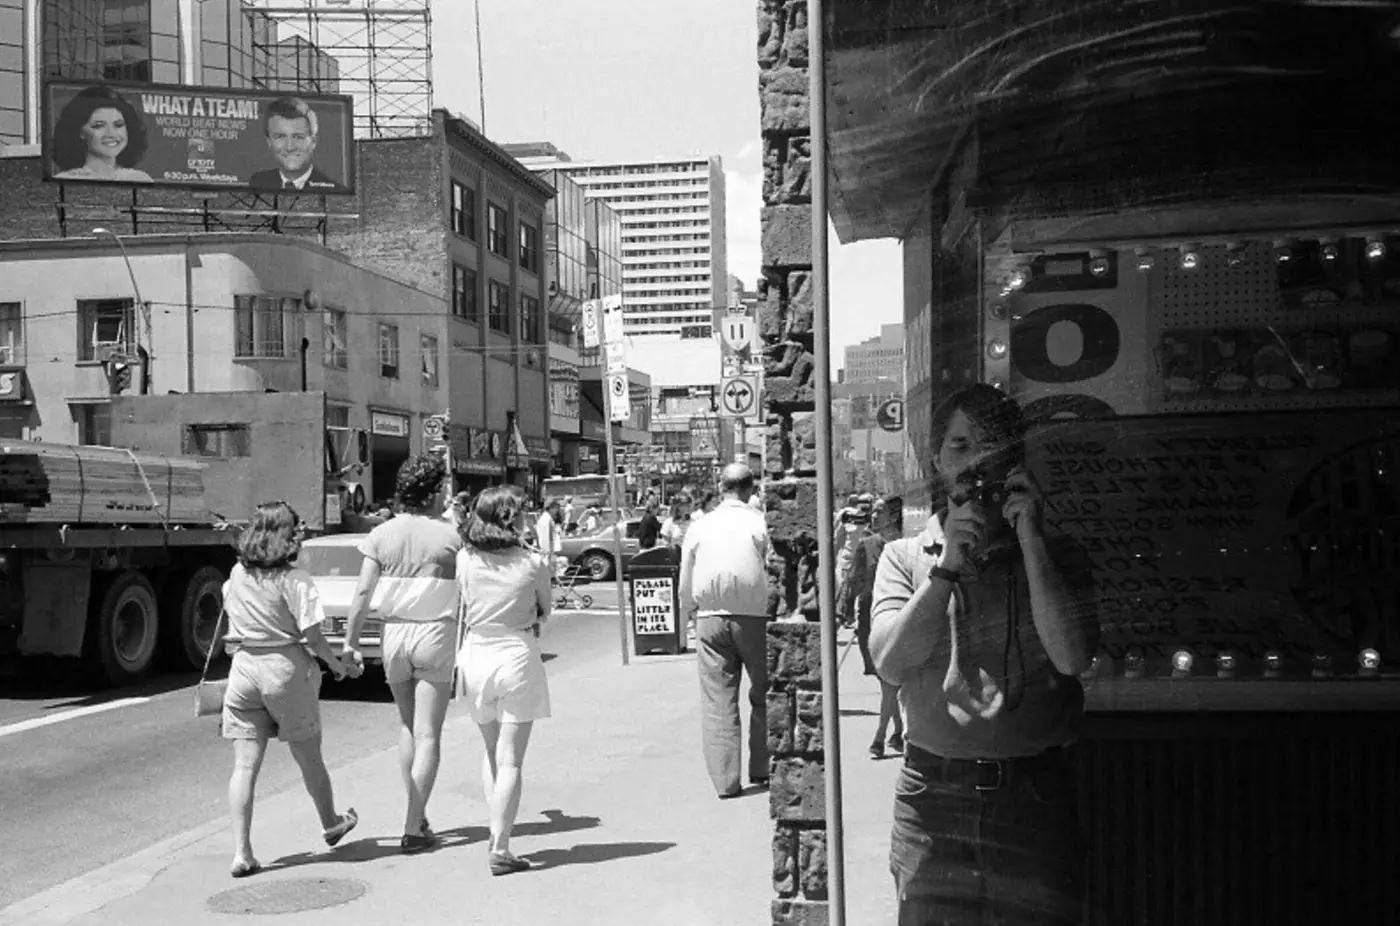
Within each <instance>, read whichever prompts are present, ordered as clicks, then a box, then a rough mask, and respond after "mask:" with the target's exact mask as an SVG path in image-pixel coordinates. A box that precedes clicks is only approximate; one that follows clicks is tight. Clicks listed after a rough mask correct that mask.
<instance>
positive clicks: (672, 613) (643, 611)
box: [632, 576, 676, 636]
mask: <svg viewBox="0 0 1400 926" xmlns="http://www.w3.org/2000/svg"><path fill="white" fill-rule="evenodd" d="M675 603H676V598H675V583H674V580H673V579H671V578H670V577H669V576H657V577H654V578H647V579H643V578H634V579H633V580H632V622H633V632H634V633H636V634H637V636H642V635H643V634H656V633H675V632H676V609H675Z"/></svg>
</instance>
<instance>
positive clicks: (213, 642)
mask: <svg viewBox="0 0 1400 926" xmlns="http://www.w3.org/2000/svg"><path fill="white" fill-rule="evenodd" d="M226 613H228V611H227V609H226V608H225V607H224V604H223V600H222V598H221V599H220V601H219V619H218V620H216V621H215V622H214V639H212V640H210V641H209V652H207V653H205V654H204V671H203V672H201V673H199V682H200V684H203V683H204V679H205V678H206V677H207V676H208V675H209V666H210V664H211V663H212V662H213V661H214V647H216V646H218V645H219V628H220V627H222V626H223V625H224V615H225V614H226Z"/></svg>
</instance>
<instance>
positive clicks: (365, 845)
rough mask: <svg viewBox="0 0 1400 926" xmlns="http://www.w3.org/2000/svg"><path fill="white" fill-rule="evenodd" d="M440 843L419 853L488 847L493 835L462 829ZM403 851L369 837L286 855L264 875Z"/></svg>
mask: <svg viewBox="0 0 1400 926" xmlns="http://www.w3.org/2000/svg"><path fill="white" fill-rule="evenodd" d="M438 836H439V838H440V840H441V841H440V842H439V843H438V845H437V846H436V847H435V848H433V849H430V850H428V851H427V852H422V853H419V854H421V855H429V854H431V853H433V852H439V851H441V850H443V849H455V848H457V847H459V846H465V845H470V844H471V843H477V842H479V843H484V842H486V840H487V838H488V837H489V836H490V831H489V830H488V829H487V828H486V827H484V826H459V827H455V828H453V829H450V830H443V831H442V832H440V833H438ZM402 854H403V853H402V852H400V851H399V839H398V837H397V836H390V837H385V836H380V837H372V836H370V837H366V838H364V839H356V840H355V841H353V842H347V843H344V844H342V845H340V846H337V847H336V848H334V849H327V850H325V851H324V852H298V853H296V854H294V855H284V856H282V857H281V858H279V859H275V860H274V861H273V862H272V863H271V864H268V865H264V866H263V871H277V870H278V869H282V868H296V867H299V866H301V865H315V864H319V863H334V864H342V865H343V864H347V863H349V864H355V863H358V862H372V861H374V860H375V859H380V858H385V857H387V856H390V855H402Z"/></svg>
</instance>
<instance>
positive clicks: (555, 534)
mask: <svg viewBox="0 0 1400 926" xmlns="http://www.w3.org/2000/svg"><path fill="white" fill-rule="evenodd" d="M535 539H536V540H537V542H538V543H539V545H540V551H541V552H543V553H549V554H550V555H553V554H555V553H558V552H560V551H561V550H563V549H564V540H563V538H561V537H560V536H559V525H558V524H557V523H555V521H554V518H552V517H550V514H549V512H548V511H545V512H541V514H540V519H539V520H538V521H536V522H535Z"/></svg>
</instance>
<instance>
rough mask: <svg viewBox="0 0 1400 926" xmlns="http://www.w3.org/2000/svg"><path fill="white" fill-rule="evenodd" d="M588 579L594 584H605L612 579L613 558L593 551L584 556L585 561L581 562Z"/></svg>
mask: <svg viewBox="0 0 1400 926" xmlns="http://www.w3.org/2000/svg"><path fill="white" fill-rule="evenodd" d="M579 565H581V566H582V567H583V569H584V571H585V572H587V573H588V577H589V578H590V579H592V580H593V581H594V582H605V581H607V580H608V579H611V578H612V574H613V561H612V557H611V556H609V555H608V554H606V553H600V552H599V551H597V550H592V551H590V552H588V553H585V554H583V559H582V560H580V561H579Z"/></svg>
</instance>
